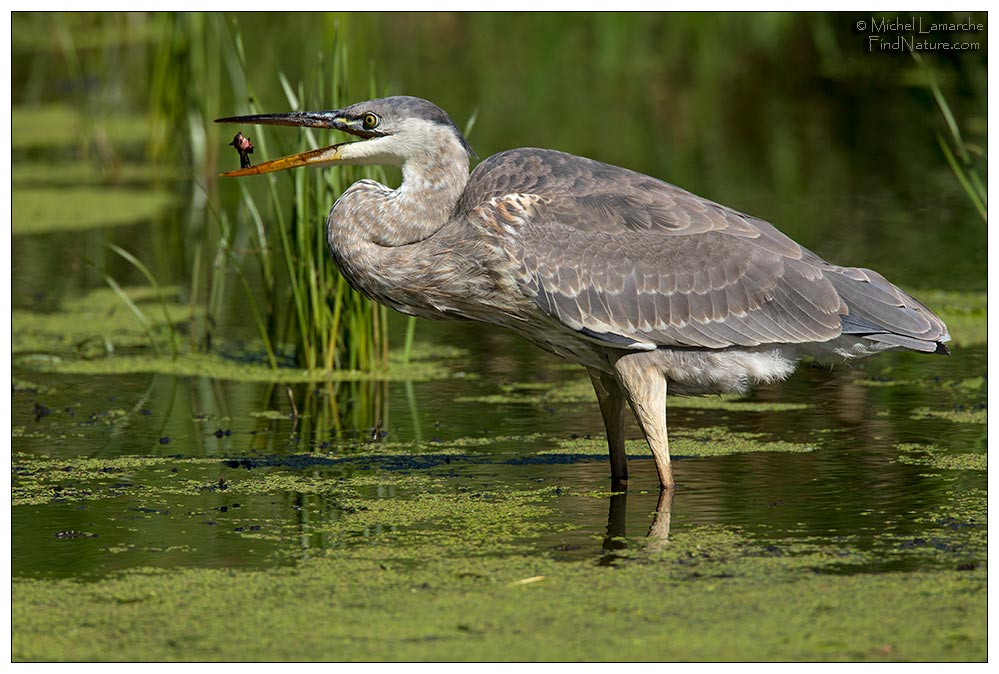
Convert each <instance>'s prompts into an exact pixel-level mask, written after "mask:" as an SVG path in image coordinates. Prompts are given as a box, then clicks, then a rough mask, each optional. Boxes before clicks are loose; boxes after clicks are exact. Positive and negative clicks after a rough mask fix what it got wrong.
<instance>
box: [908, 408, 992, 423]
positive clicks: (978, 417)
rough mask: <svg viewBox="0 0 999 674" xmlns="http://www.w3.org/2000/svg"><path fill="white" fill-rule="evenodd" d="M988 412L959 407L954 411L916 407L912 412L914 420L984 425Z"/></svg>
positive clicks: (982, 409)
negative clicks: (943, 420)
mask: <svg viewBox="0 0 999 674" xmlns="http://www.w3.org/2000/svg"><path fill="white" fill-rule="evenodd" d="M988 416H989V411H988V409H987V408H985V407H984V406H982V407H965V406H964V405H959V406H958V407H956V408H955V409H951V410H942V409H933V408H930V407H917V408H915V409H914V410H912V418H914V419H946V420H948V421H953V422H954V423H957V424H984V423H987V422H988Z"/></svg>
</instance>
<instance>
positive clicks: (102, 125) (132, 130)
mask: <svg viewBox="0 0 999 674" xmlns="http://www.w3.org/2000/svg"><path fill="white" fill-rule="evenodd" d="M10 117H11V119H10V125H11V147H12V148H13V149H14V150H22V149H27V148H58V147H75V146H78V145H79V144H80V143H81V142H86V141H89V140H91V139H93V137H94V135H95V134H99V135H100V136H101V137H102V138H104V139H105V141H106V142H109V143H111V144H113V145H119V144H121V145H140V144H142V143H145V142H146V141H147V140H148V139H149V130H150V124H149V118H148V117H147V116H146V115H121V114H115V115H110V116H107V117H103V118H102V119H101V120H99V121H98V120H96V119H90V118H86V117H84V116H83V115H82V114H81V113H80V110H79V109H77V108H74V107H71V106H69V105H64V104H52V105H44V106H34V107H27V106H14V107H13V108H11V112H10ZM15 194H16V192H15ZM71 203H72V202H65V201H64V202H63V206H64V207H66V206H68V205H69V204H71ZM67 210H75V209H68V208H67ZM104 215H107V213H106V212H105V213H104Z"/></svg>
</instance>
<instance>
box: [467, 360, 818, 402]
mask: <svg viewBox="0 0 999 674" xmlns="http://www.w3.org/2000/svg"><path fill="white" fill-rule="evenodd" d="M572 369H574V370H577V371H578V370H579V368H578V367H577V366H574V367H573V368H572ZM455 402H461V403H464V402H474V403H484V404H487V405H505V404H528V405H554V404H560V403H562V404H576V403H596V402H597V396H596V394H595V393H594V392H593V386H592V385H591V384H590V380H589V379H587V378H580V379H572V380H569V381H566V382H523V383H516V384H502V385H501V386H500V393H496V394H491V395H479V396H458V397H457V398H456V399H455ZM667 406H668V407H670V408H673V407H683V408H689V409H703V410H728V411H730V412H789V411H794V410H804V409H808V405H807V404H805V403H785V402H766V401H760V400H750V399H747V398H746V397H745V396H738V395H717V396H700V397H698V396H671V397H670V398H669V402H668V403H667Z"/></svg>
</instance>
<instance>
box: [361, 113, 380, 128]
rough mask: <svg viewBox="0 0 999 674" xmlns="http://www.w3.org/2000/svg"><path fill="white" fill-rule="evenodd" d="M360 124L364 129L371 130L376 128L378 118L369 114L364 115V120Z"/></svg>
mask: <svg viewBox="0 0 999 674" xmlns="http://www.w3.org/2000/svg"><path fill="white" fill-rule="evenodd" d="M361 124H362V126H364V128H365V129H373V128H375V127H376V126H378V117H377V116H376V115H375V114H374V113H372V112H369V113H367V114H366V115H364V119H363V120H362V121H361Z"/></svg>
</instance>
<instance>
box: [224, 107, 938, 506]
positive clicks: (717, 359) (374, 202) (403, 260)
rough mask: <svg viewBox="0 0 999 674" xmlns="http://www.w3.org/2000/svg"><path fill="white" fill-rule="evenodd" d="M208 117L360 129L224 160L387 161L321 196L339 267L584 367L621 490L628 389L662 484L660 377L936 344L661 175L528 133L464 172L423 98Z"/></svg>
mask: <svg viewBox="0 0 999 674" xmlns="http://www.w3.org/2000/svg"><path fill="white" fill-rule="evenodd" d="M216 121H218V122H238V123H240V124H279V125H284V126H309V127H320V128H328V129H335V130H338V131H345V132H346V133H349V134H351V135H353V136H356V137H358V138H360V139H361V140H359V141H353V142H348V143H340V144H338V145H332V146H329V147H324V148H319V149H315V150H310V151H308V152H303V153H300V154H296V155H292V156H289V157H283V158H281V159H275V160H273V161H268V162H265V163H262V164H259V165H257V166H253V167H250V168H243V169H240V170H238V171H232V172H229V173H226V174H224V175H227V176H247V175H255V174H260V173H269V172H272V171H280V170H283V169H288V168H293V167H296V166H327V165H337V164H383V165H393V166H401V167H402V184H401V185H400V186H399V188H398V189H394V190H393V189H390V188H388V187H386V186H384V185H381V184H379V183H377V182H375V181H372V180H360V181H358V182H356V183H354V184H353V185H351V187H349V188H348V189H347V190H346V191H345V192H344V193H343V194H342V195H341V196H340V198H339V199H338V200H337V202H336V204H334V206H333V208H332V210H330V214H329V219H328V220H327V239H328V242H329V248H330V253H332V255H333V259H334V260H335V261H336V264H337V266H338V267H339V268H340V270H341V272H342V273H343V275H344V276H345V277H346V278H347V280H348V281H349V282H350V283H351V285H352V286H353V287H354V288H356V289H357V290H359V291H360V292H362V293H364V294H365V295H367V296H368V297H371V298H372V299H374V300H376V301H378V302H381V303H383V304H387V305H388V306H390V307H393V308H395V309H398V310H399V311H402V312H404V313H407V314H415V315H417V316H423V317H426V318H435V319H440V318H453V319H470V320H474V321H482V322H485V323H491V324H494V325H499V326H502V327H505V328H509V329H510V330H513V331H514V332H516V333H518V334H520V335H522V336H523V337H525V338H527V339H528V340H529V341H531V342H533V343H534V344H536V345H538V346H540V347H541V348H543V349H546V350H548V351H551V352H553V353H555V354H557V355H559V356H562V357H563V358H566V359H568V360H570V361H573V362H575V363H579V364H580V365H582V366H583V367H585V368H586V370H587V372H588V373H589V375H590V379H591V380H592V383H593V388H594V389H595V390H596V394H597V399H598V402H599V405H600V411H601V413H602V414H603V419H604V425H605V426H606V429H607V442H608V446H609V449H610V463H611V477H612V480H613V483H614V485H615V488H621V487H623V486H624V485H625V484H626V482H627V478H628V466H627V458H626V456H625V445H624V421H625V417H624V415H625V408H626V406H627V405H630V406H631V409H632V411H633V412H634V414H635V417H636V418H637V419H638V423H639V425H640V426H641V429H642V433H643V434H644V435H645V439H646V440H647V441H648V444H649V448H650V449H651V450H652V455H653V457H654V458H655V462H656V468H657V470H658V472H659V481H660V485H661V487H662V488H663V489H664V490H671V489H672V488H673V486H674V480H673V472H672V467H671V466H670V456H669V444H668V441H667V437H666V393H667V391H669V392H670V393H674V394H680V395H698V394H706V393H731V392H738V393H741V392H744V391H746V390H747V389H748V388H749V387H750V386H752V385H754V384H759V383H770V382H775V381H779V380H782V379H784V378H786V377H788V376H789V375H790V374H791V372H792V371H793V370H794V369H795V367H796V365H797V363H798V361H799V360H800V359H801V358H802V357H805V356H811V357H813V358H815V359H817V360H819V361H830V360H843V359H851V358H857V357H862V356H868V355H871V354H874V353H877V352H880V351H884V350H887V349H897V348H901V349H910V350H914V351H924V352H928V353H944V354H945V353H948V351H947V347H946V346H944V342H946V341H947V340H949V339H950V335H949V334H948V333H947V327H946V326H945V325H944V324H943V322H942V321H941V320H940V319H939V318H938V317H937V316H935V315H934V314H933V313H932V312H931V311H930V310H929V309H927V308H926V307H925V306H923V305H922V304H920V303H919V302H918V301H917V300H915V299H914V298H912V297H910V296H909V295H907V294H906V293H904V292H902V291H901V290H899V289H898V288H896V287H895V286H894V285H892V284H891V283H889V282H888V281H887V280H886V279H885V278H884V277H883V276H881V275H880V274H878V273H877V272H874V271H871V270H868V269H858V268H854V267H839V266H836V265H833V264H830V263H828V262H826V261H824V260H823V259H821V258H820V257H819V256H817V255H815V254H814V253H812V252H811V251H809V250H807V249H805V248H803V247H802V246H799V245H798V244H797V243H795V242H794V241H792V240H791V239H789V238H788V237H787V236H785V235H784V234H782V233H781V232H779V231H778V230H777V229H776V228H774V227H773V226H772V225H771V224H770V223H768V222H765V221H763V220H760V219H759V218H754V217H752V216H749V215H745V214H743V213H739V212H738V211H735V210H732V209H731V208H727V207H725V206H722V205H720V204H717V203H714V202H712V201H708V200H707V199H702V198H701V197H698V196H696V195H694V194H691V193H690V192H686V191H684V190H682V189H680V188H678V187H675V186H673V185H670V184H668V183H665V182H662V181H660V180H657V179H655V178H651V177H649V176H646V175H642V174H641V173H636V172H634V171H629V170H628V169H624V168H619V167H617V166H611V165H609V164H603V163H601V162H598V161H594V160H592V159H586V158H583V157H577V156H574V155H571V154H565V153H563V152H556V151H554V150H540V149H535V148H521V149H517V150H510V151H507V152H501V153H499V154H496V155H493V156H492V157H490V158H489V159H487V160H485V161H483V162H482V163H481V164H479V165H478V166H477V167H476V168H475V170H474V171H473V172H472V173H471V175H469V172H468V164H469V158H470V156H471V154H472V151H471V148H470V147H469V145H468V142H467V141H466V140H465V137H464V136H463V135H462V133H461V132H460V131H459V130H458V127H457V126H455V124H454V122H452V121H451V118H450V117H449V116H448V114H447V113H446V112H444V111H443V110H441V109H440V108H439V107H437V106H436V105H434V104H433V103H431V102H429V101H425V100H423V99H420V98H413V97H409V96H393V97H390V98H380V99H376V100H372V101H365V102H363V103H355V104H354V105H350V106H347V107H345V108H342V109H340V110H328V111H323V112H291V113H286V114H264V115H248V116H242V117H228V118H225V119H219V120H216Z"/></svg>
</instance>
